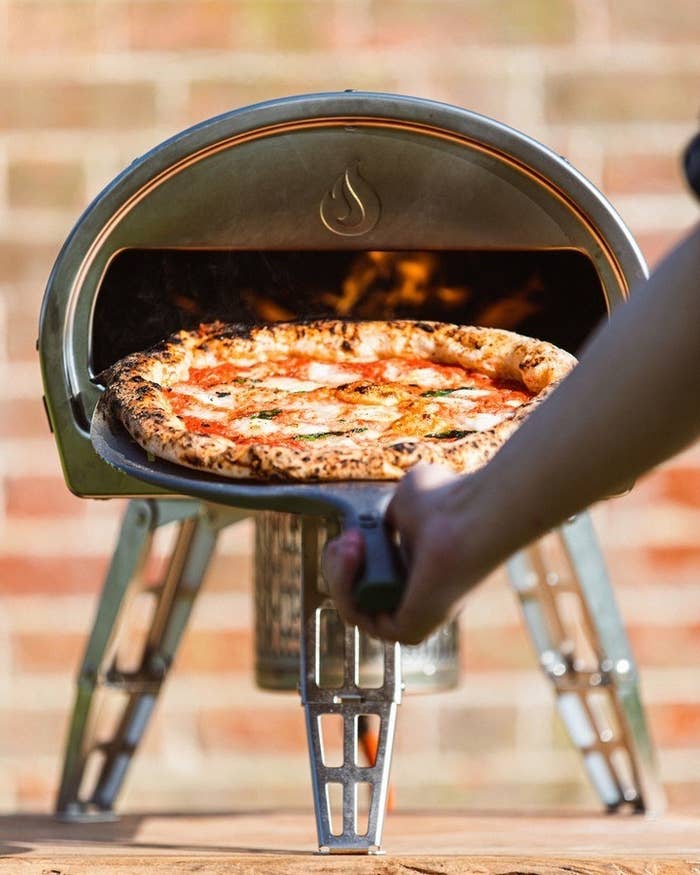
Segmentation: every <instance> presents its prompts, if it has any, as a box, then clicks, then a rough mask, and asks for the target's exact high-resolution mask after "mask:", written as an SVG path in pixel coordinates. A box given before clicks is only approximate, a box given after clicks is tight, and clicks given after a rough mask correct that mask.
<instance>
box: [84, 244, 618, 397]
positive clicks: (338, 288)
mask: <svg viewBox="0 0 700 875" xmlns="http://www.w3.org/2000/svg"><path fill="white" fill-rule="evenodd" d="M606 313H607V304H606V297H605V293H604V290H603V287H602V284H601V281H600V278H599V276H598V274H597V272H596V269H595V267H594V264H593V262H592V260H591V259H590V258H589V256H588V255H586V254H585V253H584V252H581V251H580V250H577V249H573V248H571V249H567V248H557V249H540V250H537V249H534V250H533V249H527V250H524V249H510V250H506V249H498V250H495V249H488V250H474V249H459V250H457V249H421V250H403V249H396V250H389V249H383V250H347V249H344V250H280V249H275V250H266V249H257V250H252V249H246V250H240V249H225V250H224V249H182V248H159V249H153V248H130V249H124V250H121V251H120V252H119V253H117V254H116V255H115V257H114V258H113V259H112V260H111V262H110V264H109V266H108V268H107V270H106V272H105V275H104V277H103V279H102V282H101V284H100V288H99V291H98V293H97V296H96V300H95V305H94V308H93V312H92V320H91V329H90V339H91V343H90V356H89V368H90V376H91V379H92V380H93V381H96V375H99V374H100V373H101V372H102V371H103V370H104V369H105V368H108V367H110V366H111V365H112V364H114V363H115V362H116V361H118V360H119V359H121V358H123V357H124V356H125V355H128V354H130V353H132V352H137V351H139V350H143V349H147V348H149V347H150V346H153V345H154V344H156V343H158V342H159V341H161V340H162V339H163V338H165V337H167V336H168V335H170V334H172V333H173V332H175V331H179V330H181V329H191V328H195V327H196V326H198V325H199V324H200V323H206V322H212V321H215V320H217V319H218V320H221V321H224V322H236V323H242V324H245V325H256V324H270V323H274V322H280V321H292V320H299V319H304V320H307V319H331V318H332V319H337V318H341V319H343V318H347V319H359V320H369V319H379V320H386V319H429V320H434V321H438V322H452V323H457V324H463V325H465V324H473V325H481V326H484V327H490V328H505V329H508V330H511V331H516V332H518V333H520V334H524V335H527V336H532V337H537V338H538V339H540V340H547V341H549V342H551V343H554V344H556V345H557V346H560V347H562V348H563V349H566V350H568V351H569V352H572V353H574V354H576V353H577V352H578V351H579V350H580V347H581V346H582V344H583V343H584V342H585V340H586V339H587V338H588V336H589V335H590V333H591V331H592V330H593V329H594V328H595V326H596V325H597V324H598V322H599V321H600V320H601V319H602V318H603V317H604V316H605V315H606Z"/></svg>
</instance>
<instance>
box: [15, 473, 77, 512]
mask: <svg viewBox="0 0 700 875" xmlns="http://www.w3.org/2000/svg"><path fill="white" fill-rule="evenodd" d="M84 511H85V502H84V501H82V499H80V498H76V497H75V495H73V494H72V493H71V492H69V491H68V487H67V486H66V484H65V483H64V482H63V480H59V479H58V478H57V477H10V478H8V479H7V480H6V481H5V512H6V513H7V515H8V516H37V517H59V516H82V514H83V513H84Z"/></svg>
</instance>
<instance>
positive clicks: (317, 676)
mask: <svg viewBox="0 0 700 875" xmlns="http://www.w3.org/2000/svg"><path fill="white" fill-rule="evenodd" d="M323 529H324V526H323V523H321V522H320V521H319V520H318V519H316V518H314V517H302V530H301V544H302V630H301V696H302V704H303V706H304V709H305V712H306V729H307V735H308V740H309V755H310V759H311V780H312V784H313V794H314V807H315V811H316V827H317V831H318V844H319V850H320V852H321V853H365V854H366V853H379V852H380V845H381V836H382V828H383V825H384V814H385V810H386V801H387V793H388V790H389V770H390V765H391V752H392V747H393V740H394V728H395V723H396V709H397V706H398V704H399V703H400V701H401V660H400V651H399V645H398V644H393V645H392V644H385V645H384V661H383V667H384V676H383V678H381V679H379V680H378V681H377V682H378V684H379V685H378V686H362V685H361V678H360V676H359V667H360V653H359V641H360V636H359V632H358V629H357V627H355V626H347V627H345V630H344V643H345V658H344V665H343V676H342V677H340V676H336V677H333V676H328V677H327V676H326V674H327V672H328V669H327V667H326V672H324V660H323V658H322V643H321V642H322V638H323V636H324V635H328V634H329V633H330V629H331V626H332V625H333V624H335V625H336V626H337V624H339V623H340V620H339V618H338V614H337V611H336V610H335V608H334V606H333V603H332V601H331V600H330V599H329V598H328V596H327V595H326V594H325V593H324V592H322V591H321V590H320V588H319V587H320V585H322V582H321V581H320V577H319V565H318V559H319V545H320V536H321V533H322V531H323ZM326 717H330V718H331V720H338V721H339V722H340V723H341V725H342V729H341V734H342V750H341V752H340V756H339V758H338V760H337V761H333V762H329V752H330V745H329V740H330V739H329V738H328V736H327V735H326V733H329V734H330V727H329V726H328V721H325V720H324V718H326ZM373 719H374V720H378V721H379V737H378V745H377V754H376V757H375V760H374V763H370V764H368V765H361V764H360V762H359V760H358V750H359V746H358V741H359V735H360V733H361V732H362V731H363V730H364V728H365V726H363V724H366V723H367V721H368V720H373ZM324 736H326V737H325V738H324ZM333 790H336V791H337V793H338V794H339V795H340V800H336V799H334V798H333V796H334V794H333ZM362 793H364V795H365V797H366V796H367V795H368V796H369V801H368V804H367V810H366V812H359V811H358V805H359V803H360V802H361V799H360V796H361V794H362ZM360 820H362V822H360Z"/></svg>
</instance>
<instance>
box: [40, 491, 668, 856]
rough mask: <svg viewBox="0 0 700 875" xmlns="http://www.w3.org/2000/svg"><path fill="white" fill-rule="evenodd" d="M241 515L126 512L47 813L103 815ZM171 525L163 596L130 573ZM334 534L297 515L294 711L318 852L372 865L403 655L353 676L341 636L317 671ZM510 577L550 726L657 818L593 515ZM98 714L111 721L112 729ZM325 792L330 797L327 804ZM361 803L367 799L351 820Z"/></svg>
mask: <svg viewBox="0 0 700 875" xmlns="http://www.w3.org/2000/svg"><path fill="white" fill-rule="evenodd" d="M247 515H248V514H247V513H246V512H245V511H241V510H236V509H232V508H227V507H222V506H219V505H211V504H203V503H201V502H199V501H192V500H184V499H182V500H178V499H140V500H134V501H131V502H129V506H128V509H127V512H126V515H125V517H124V521H123V523H122V528H121V532H120V535H119V539H118V542H117V546H116V549H115V552H114V555H113V557H112V562H111V564H110V567H109V571H108V573H107V577H106V580H105V584H104V588H103V591H102V595H101V598H100V602H99V606H98V610H97V616H96V619H95V623H94V626H93V629H92V633H91V635H90V638H89V641H88V644H87V648H86V651H85V656H84V659H83V663H82V666H81V669H80V674H79V677H78V689H77V694H76V699H75V704H74V709H73V717H72V721H71V725H70V729H69V734H68V742H67V748H66V754H65V760H64V767H63V774H62V778H61V784H60V789H59V795H58V801H57V806H56V814H57V816H58V817H59V818H60V819H64V820H71V821H79V820H104V819H110V818H112V817H113V816H114V815H113V813H112V810H113V805H114V800H115V798H116V796H117V794H118V792H119V790H120V788H121V786H122V783H123V781H124V778H125V775H126V772H127V769H128V767H129V765H130V763H131V759H132V757H133V755H134V753H135V751H136V748H137V746H138V744H139V742H140V740H141V738H142V736H143V734H144V731H145V728H146V726H147V724H148V720H149V719H150V716H151V713H152V711H153V707H154V705H155V702H156V699H157V696H158V693H159V692H160V689H161V685H162V683H163V681H164V679H165V676H166V674H167V672H168V669H169V668H170V665H171V664H172V661H173V658H174V656H175V653H176V650H177V647H178V645H179V643H180V640H181V637H182V633H183V631H184V629H185V626H186V623H187V621H188V619H189V616H190V612H191V609H192V605H193V602H194V599H195V597H196V595H197V593H198V591H199V589H200V586H201V583H202V580H203V578H204V575H205V572H206V570H207V567H208V565H209V561H210V559H211V557H212V554H213V550H214V547H215V544H216V540H217V536H218V533H219V532H220V531H221V529H223V528H224V527H226V526H228V525H231V524H232V523H234V522H237V521H238V520H241V519H243V518H245V517H246V516H247ZM168 523H176V524H177V525H178V534H177V538H176V541H175V546H174V549H173V551H172V554H171V555H170V557H169V561H168V565H167V568H166V570H165V572H164V573H163V576H162V579H161V581H160V582H159V584H158V585H157V586H155V587H147V586H146V584H145V582H144V581H143V575H142V570H143V567H144V564H145V562H146V560H147V558H148V555H149V551H150V548H151V541H152V538H153V535H154V533H155V531H156V530H157V529H158V528H159V527H161V526H164V525H166V524H168ZM334 527H337V521H335V520H325V521H323V520H321V519H319V518H316V517H302V629H301V695H302V704H303V706H304V708H305V712H306V722H307V734H308V739H309V752H310V757H311V775H312V782H313V791H314V803H315V808H316V820H317V828H318V837H319V847H320V850H321V852H326V853H329V852H346V853H347V852H358V853H367V852H370V853H371V852H378V851H379V847H380V842H381V833H382V826H383V820H384V812H385V807H386V798H387V792H388V778H389V766H390V761H391V752H392V746H393V737H394V727H395V722H396V710H397V706H398V704H399V702H400V699H401V689H402V685H401V668H400V650H399V646H398V645H389V644H386V645H384V647H383V653H384V672H383V678H381V679H377V677H376V675H373V674H370V675H368V676H367V677H363V676H362V672H361V665H362V658H361V657H362V655H361V654H360V653H359V652H358V649H359V647H360V643H361V639H360V636H359V634H358V630H357V628H356V627H354V626H353V627H347V628H345V629H344V634H341V636H340V640H344V642H345V654H344V660H343V662H342V666H343V668H342V672H340V671H338V670H337V669H336V668H333V666H338V660H333V661H332V665H329V661H327V660H324V659H323V658H322V656H321V648H320V646H319V644H320V641H321V640H322V637H323V636H324V635H326V634H327V633H328V631H329V630H328V626H327V624H328V623H336V624H337V623H340V619H339V617H338V614H337V612H336V610H335V608H334V606H333V603H332V601H331V600H330V598H329V597H328V594H327V593H326V592H325V591H324V590H323V588H322V587H323V584H322V580H321V578H320V575H319V553H320V547H321V542H322V540H324V539H325V537H326V533H328V536H329V537H330V536H332V531H333V528H334ZM552 542H554V543H555V545H556V547H557V549H558V556H557V557H556V558H555V560H554V561H553V558H552V556H551V555H550V553H551V552H552V551H551V550H550V549H549V547H548V543H549V546H550V547H551V543H552ZM509 572H510V576H511V580H512V583H513V586H514V588H515V590H516V591H517V594H518V596H519V598H520V601H521V603H522V608H523V613H524V616H525V621H526V625H527V628H528V630H529V632H530V635H531V637H532V640H533V643H534V646H535V650H536V652H537V654H538V656H539V659H540V663H541V665H542V668H543V669H544V671H545V673H546V674H547V676H548V677H549V678H550V679H551V680H552V682H553V684H554V689H555V693H556V696H557V704H558V708H559V712H560V714H561V717H562V719H563V721H564V723H565V725H566V727H567V729H568V732H569V735H570V736H571V739H572V741H573V743H574V745H575V746H576V747H577V748H578V749H579V750H580V751H581V753H582V755H583V758H584V763H585V766H586V770H587V772H588V775H589V778H590V780H591V782H592V784H593V786H594V787H595V788H596V791H597V792H598V794H599V796H600V798H601V799H602V801H603V803H604V804H605V805H606V806H607V808H608V809H609V810H610V811H615V810H617V809H619V808H621V807H623V806H625V807H628V808H631V809H632V810H634V811H645V812H647V813H656V812H658V811H660V810H662V808H663V805H664V799H663V793H662V791H661V789H660V788H659V785H658V783H657V781H656V777H655V774H656V771H655V765H654V756H653V748H652V744H651V740H650V737H649V734H648V731H647V728H646V723H645V719H644V713H643V709H642V704H641V700H640V696H639V689H638V681H637V672H636V668H635V665H634V661H633V658H632V654H631V651H630V648H629V644H628V643H627V637H626V635H625V632H624V627H623V625H622V622H621V619H620V616H619V613H618V611H617V606H616V604H615V601H614V597H613V593H612V590H611V587H610V583H609V581H608V578H607V574H606V570H605V565H604V563H603V559H602V556H601V554H600V550H599V548H598V546H597V543H596V538H595V534H594V532H593V529H592V526H591V523H590V520H589V518H588V517H587V516H586V515H585V514H583V515H581V516H579V517H577V518H576V519H575V520H573V521H571V522H570V523H569V524H567V525H565V526H563V527H562V528H561V529H559V530H558V531H557V532H555V533H552V534H550V535H548V536H546V537H545V538H544V539H542V540H541V541H539V542H538V543H537V544H534V545H532V546H531V547H529V548H528V549H527V550H525V551H523V552H521V553H519V554H517V555H516V556H514V557H513V558H512V559H511V560H510V562H509ZM144 592H148V593H150V594H151V595H152V596H153V598H154V611H153V616H152V620H151V623H150V626H149V629H148V632H147V634H146V636H145V640H144V642H143V646H142V648H141V649H140V651H139V653H138V658H137V660H135V661H134V663H135V664H136V668H135V669H134V670H128V669H125V668H123V667H120V662H119V660H118V651H117V645H118V643H119V640H120V638H123V633H124V632H125V631H128V622H127V619H126V615H127V613H128V611H127V610H126V608H127V607H128V603H129V602H130V600H131V599H132V598H133V597H134V596H136V595H137V594H139V593H144ZM337 631H338V627H337V626H336V632H337ZM334 672H335V674H336V675H337V676H335V677H334V676H333V674H334ZM341 674H342V676H340V675H341ZM108 700H111V701H112V704H116V706H117V707H116V708H115V709H113V710H112V713H109V712H108V713H107V714H105V713H104V711H102V712H101V713H100V707H99V706H100V705H101V704H105V705H106V704H107V703H108ZM115 700H116V702H115ZM105 717H108V718H109V717H116V720H113V721H112V727H113V728H112V730H111V733H110V730H109V727H108V726H106V721H105ZM98 718H99V719H98ZM327 718H330V719H331V720H335V721H336V723H338V722H339V723H340V725H341V728H340V732H339V733H338V734H339V735H340V738H341V741H340V747H341V748H342V750H341V753H340V755H339V756H338V757H337V758H336V759H335V760H331V758H330V753H331V745H330V744H329V743H328V741H329V737H328V736H327V735H326V731H327V730H328V725H327ZM371 721H375V722H378V723H379V732H378V745H377V753H376V756H374V762H369V763H367V764H362V763H361V762H360V760H359V759H358V746H359V745H358V741H359V738H360V736H361V734H362V732H363V731H365V730H366V728H367V724H368V723H370V722H371ZM107 722H109V721H107ZM100 729H102V730H106V732H107V733H108V737H105V736H104V734H102V735H101V734H100V732H99V730H100ZM333 791H335V794H336V795H338V793H339V794H340V800H339V804H338V805H337V806H334V804H333V802H334V799H333V795H334V792H333ZM363 796H364V798H365V800H368V801H367V804H366V807H365V810H364V811H360V810H358V809H359V802H360V800H361V797H363ZM360 816H361V817H362V820H363V823H362V824H360V822H359V818H360Z"/></svg>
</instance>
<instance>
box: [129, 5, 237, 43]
mask: <svg viewBox="0 0 700 875" xmlns="http://www.w3.org/2000/svg"><path fill="white" fill-rule="evenodd" d="M235 12H236V4H232V3H229V2H224V0H180V2H169V0H163V2H161V0H156V2H153V0H138V2H132V3H129V4H128V32H129V44H130V45H131V47H132V48H135V49H142V50H146V51H149V52H152V51H158V50H168V51H187V50H189V49H226V48H230V47H231V37H232V31H233V19H234V13H235Z"/></svg>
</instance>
